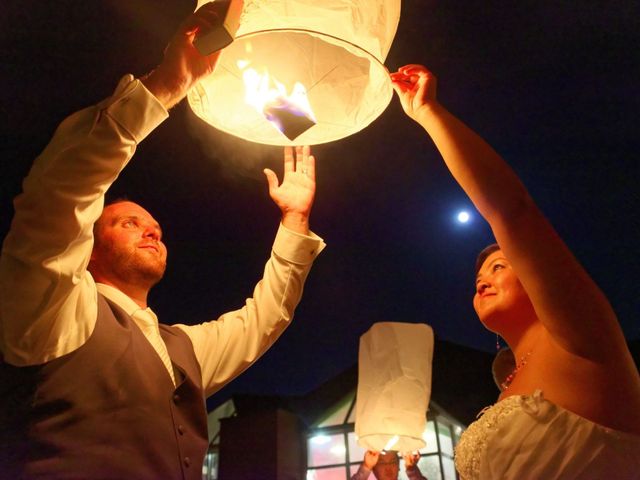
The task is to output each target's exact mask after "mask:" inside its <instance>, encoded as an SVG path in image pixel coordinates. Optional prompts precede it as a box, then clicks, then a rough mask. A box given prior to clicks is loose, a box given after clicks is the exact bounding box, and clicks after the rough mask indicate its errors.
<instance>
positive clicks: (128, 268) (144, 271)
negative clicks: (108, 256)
mask: <svg viewBox="0 0 640 480" xmlns="http://www.w3.org/2000/svg"><path fill="white" fill-rule="evenodd" d="M141 253H142V252H140V251H138V249H137V248H136V249H135V250H134V251H133V252H124V251H116V252H114V255H113V261H112V264H111V268H112V270H113V271H114V273H115V274H116V275H117V276H118V277H120V278H122V279H123V280H125V281H127V282H128V283H134V284H137V285H146V286H148V287H149V288H151V287H152V286H154V285H155V284H157V283H158V282H159V281H160V280H162V277H163V276H164V272H165V270H166V267H167V262H166V260H164V261H163V260H162V259H161V258H160V257H159V256H149V257H150V258H148V259H144V258H141V255H140V254H141Z"/></svg>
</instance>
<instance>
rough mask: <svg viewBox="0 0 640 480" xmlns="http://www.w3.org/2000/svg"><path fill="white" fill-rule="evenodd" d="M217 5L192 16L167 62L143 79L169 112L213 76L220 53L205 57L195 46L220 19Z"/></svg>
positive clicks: (171, 46) (170, 48)
mask: <svg viewBox="0 0 640 480" xmlns="http://www.w3.org/2000/svg"><path fill="white" fill-rule="evenodd" d="M213 3H214V2H210V3H207V4H205V5H203V6H202V7H200V8H199V9H198V10H196V11H195V12H194V13H193V14H191V15H189V16H188V17H187V18H186V19H185V20H184V21H183V22H182V24H181V25H180V27H179V28H178V30H177V32H176V33H175V34H174V35H173V37H172V38H171V41H170V42H169V45H167V48H166V49H165V51H164V60H163V61H162V63H161V64H160V65H159V66H158V67H157V68H156V69H155V70H154V71H152V72H151V73H150V74H149V75H147V76H146V77H145V78H143V79H142V81H143V83H144V84H145V86H146V87H147V88H148V89H149V91H150V92H151V93H153V94H154V95H155V96H156V98H158V100H160V101H161V102H162V104H163V105H164V106H165V108H167V109H169V108H171V107H172V106H174V105H175V104H176V103H178V102H179V101H180V100H182V99H183V98H184V97H185V95H186V94H187V93H188V92H189V89H190V88H191V87H192V86H193V85H194V84H195V83H196V82H197V81H198V80H200V79H201V78H203V77H205V76H207V75H209V74H210V73H212V72H213V70H214V68H215V66H216V63H217V62H218V57H219V55H220V51H218V52H215V53H213V54H211V55H201V54H200V52H198V51H197V50H196V48H195V47H194V46H193V40H194V39H195V38H196V35H197V34H198V32H199V31H202V30H206V29H208V28H211V26H212V25H213V24H215V21H216V19H217V18H218V13H217V12H216V10H215V8H214V5H213Z"/></svg>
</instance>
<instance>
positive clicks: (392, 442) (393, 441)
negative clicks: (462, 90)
mask: <svg viewBox="0 0 640 480" xmlns="http://www.w3.org/2000/svg"><path fill="white" fill-rule="evenodd" d="M398 440H400V437H399V436H398V435H394V436H393V437H391V439H390V440H389V441H388V442H387V444H386V445H385V446H384V448H383V449H382V450H383V451H385V452H386V451H387V450H391V447H393V446H394V445H395V444H396V443H398Z"/></svg>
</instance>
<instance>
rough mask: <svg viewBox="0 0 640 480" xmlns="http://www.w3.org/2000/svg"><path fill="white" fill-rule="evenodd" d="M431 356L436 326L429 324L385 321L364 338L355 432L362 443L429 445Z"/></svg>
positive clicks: (399, 447)
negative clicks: (428, 412)
mask: <svg viewBox="0 0 640 480" xmlns="http://www.w3.org/2000/svg"><path fill="white" fill-rule="evenodd" d="M432 359H433V330H432V329H431V327H429V326H428V325H425V324H411V323H391V322H380V323H375V324H374V325H373V326H372V327H371V328H370V329H369V331H368V332H367V333H365V334H364V335H362V337H360V351H359V357H358V393H357V399H356V426H355V433H356V436H357V437H358V444H359V445H360V446H361V447H363V448H366V449H371V450H378V451H380V450H397V451H399V452H409V451H414V450H419V449H420V448H422V447H424V446H425V441H424V439H423V438H422V433H423V432H424V430H425V426H426V421H427V420H426V411H427V407H428V405H429V398H430V397H431V366H432Z"/></svg>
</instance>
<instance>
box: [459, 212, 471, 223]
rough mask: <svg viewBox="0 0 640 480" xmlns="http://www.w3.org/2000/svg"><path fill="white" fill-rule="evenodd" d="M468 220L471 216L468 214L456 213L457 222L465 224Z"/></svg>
mask: <svg viewBox="0 0 640 480" xmlns="http://www.w3.org/2000/svg"><path fill="white" fill-rule="evenodd" d="M470 219H471V216H470V215H469V212H464V211H462V212H460V213H458V221H459V222H460V223H467V222H468V221H469V220H470Z"/></svg>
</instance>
